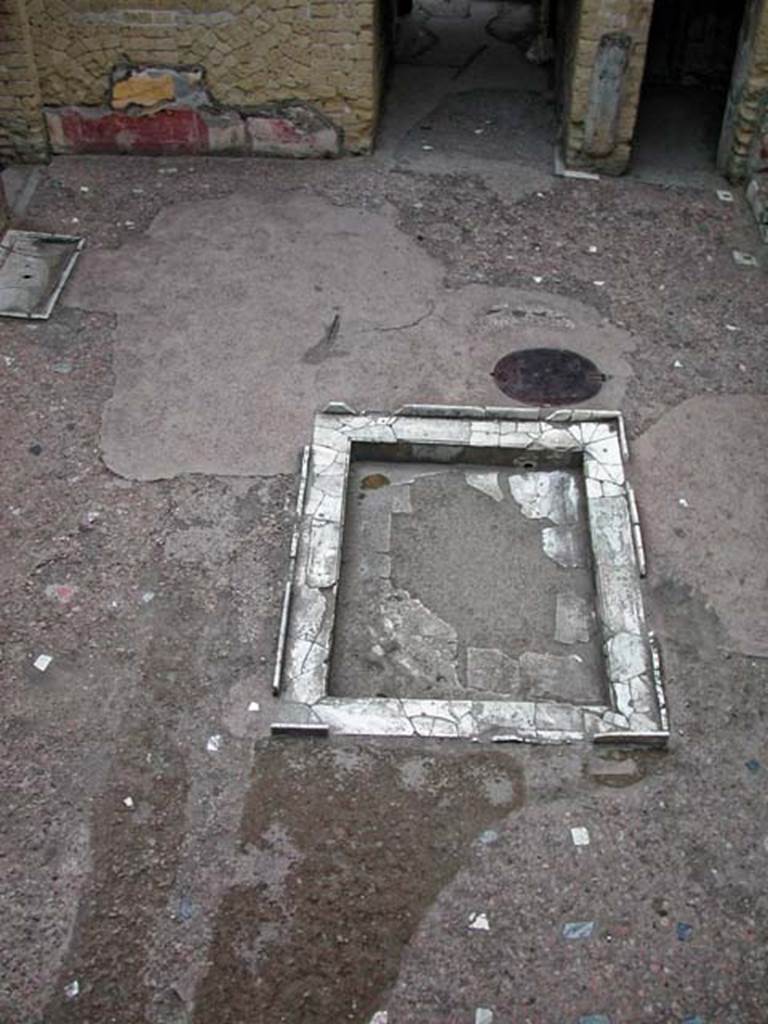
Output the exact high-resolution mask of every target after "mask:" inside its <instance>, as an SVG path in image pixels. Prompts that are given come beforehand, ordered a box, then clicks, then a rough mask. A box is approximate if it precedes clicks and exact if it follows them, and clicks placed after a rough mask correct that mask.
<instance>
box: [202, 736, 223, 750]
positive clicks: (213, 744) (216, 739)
mask: <svg viewBox="0 0 768 1024" xmlns="http://www.w3.org/2000/svg"><path fill="white" fill-rule="evenodd" d="M205 749H206V750H207V751H208V753H209V754H216V753H217V752H218V751H219V750H221V736H220V735H219V734H218V733H216V734H215V735H214V736H209V737H208V742H207V743H206V744H205Z"/></svg>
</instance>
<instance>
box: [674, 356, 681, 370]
mask: <svg viewBox="0 0 768 1024" xmlns="http://www.w3.org/2000/svg"><path fill="white" fill-rule="evenodd" d="M672 365H673V366H674V368H675V369H676V370H682V368H683V364H682V363H681V362H680V360H679V359H676V360H675V361H674V363H672Z"/></svg>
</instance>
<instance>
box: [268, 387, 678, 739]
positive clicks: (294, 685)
mask: <svg viewBox="0 0 768 1024" xmlns="http://www.w3.org/2000/svg"><path fill="white" fill-rule="evenodd" d="M353 444H356V445H364V446H366V448H367V450H371V451H373V452H375V457H376V458H378V459H381V458H386V457H387V455H390V456H391V457H398V458H400V459H403V458H407V459H408V460H409V461H412V462H413V461H417V462H419V461H421V462H424V463H427V464H429V463H431V464H433V468H434V470H435V471H437V470H438V467H439V464H440V463H446V462H461V463H462V464H463V463H466V462H473V461H474V462H477V461H480V460H482V462H483V463H487V461H488V459H489V457H490V458H492V459H493V461H494V463H496V464H498V465H499V466H515V465H517V466H518V467H522V468H526V469H527V468H529V467H532V466H533V465H535V463H534V459H535V460H537V461H539V460H541V461H544V462H545V463H546V464H548V465H549V467H550V473H549V474H548V475H549V479H550V481H552V480H554V484H553V483H551V482H550V484H548V485H546V486H545V485H543V484H542V477H543V474H540V473H533V472H531V473H522V474H520V475H517V476H514V477H513V476H508V477H507V478H506V479H507V480H509V481H512V480H514V481H515V483H514V484H511V483H510V484H509V486H510V490H511V491H512V488H513V487H514V491H513V492H512V496H513V498H514V501H515V502H516V503H517V504H518V506H519V507H520V509H521V511H522V512H523V514H524V515H525V516H527V517H528V518H531V519H536V520H541V521H542V522H544V521H546V522H547V523H551V525H547V526H544V527H543V529H542V545H543V549H544V552H545V553H546V554H547V555H548V556H549V557H551V558H554V559H555V560H556V561H558V562H559V563H560V564H562V565H570V564H583V563H584V554H583V552H580V551H579V545H578V544H577V543H576V542H575V541H574V539H573V536H572V530H573V523H574V521H575V518H576V511H577V498H576V497H575V495H574V489H573V485H572V484H571V483H569V482H568V481H569V477H568V475H567V474H565V473H562V474H558V473H554V474H553V473H552V472H551V470H553V469H556V468H557V466H558V465H567V464H570V465H574V464H580V465H581V469H582V472H583V477H584V493H585V495H586V506H587V509H586V512H587V515H586V519H587V523H588V529H589V540H590V544H591V550H592V561H593V566H594V582H595V587H596V614H597V621H598V623H599V629H600V637H601V642H602V652H603V655H604V659H605V675H606V678H607V684H608V687H607V688H608V702H607V703H605V704H603V703H592V702H589V703H584V704H577V703H566V702H564V701H563V700H562V699H560V700H547V699H529V700H510V699H508V698H506V699H505V696H504V694H502V695H500V696H499V698H498V699H479V700H478V699H440V700H433V699H415V698H414V699H410V698H409V697H398V698H391V697H380V698H376V697H374V698H371V697H366V698H355V697H334V696H331V695H330V688H329V665H330V656H331V649H332V643H333V631H334V624H335V615H336V601H337V592H338V586H339V578H340V566H341V550H342V539H343V531H344V516H345V503H346V496H347V486H348V479H349V471H350V461H351V458H352V445H353ZM627 456H628V448H627V443H626V435H625V432H624V427H623V421H622V419H621V416H620V414H619V413H606V412H603V411H598V410H594V411H593V410H556V411H554V412H551V411H549V412H548V411H546V410H545V411H542V410H538V409H507V408H498V409H497V408H488V409H485V408H479V407H441V406H410V407H405V408H403V409H401V410H399V411H398V412H396V413H394V414H391V415H390V414H383V413H357V412H355V411H354V410H352V409H350V408H349V407H348V406H346V405H344V404H343V403H331V405H330V406H328V407H326V409H325V411H324V412H323V413H321V414H319V415H318V416H317V417H316V420H315V428H314V436H313V441H312V445H311V446H310V447H309V448H308V449H307V451H306V453H305V458H304V462H303V466H302V478H301V486H300V488H299V504H298V508H297V529H296V534H295V536H294V540H293V543H292V548H291V578H290V579H289V581H288V584H287V587H286V595H285V602H284V608H283V616H282V622H281V628H280V640H279V647H278V660H277V665H276V669H275V678H274V689H275V692H276V693H279V694H280V695H281V697H282V698H283V711H284V713H285V716H286V719H287V720H289V721H290V722H295V723H297V725H298V726H301V725H303V724H307V725H312V726H323V727H324V728H325V729H327V730H329V731H331V732H335V733H342V734H355V735H398V736H414V735H415V736H440V737H453V738H464V739H470V740H490V741H495V742H503V741H518V742H538V743H559V742H574V741H579V740H584V739H593V740H595V741H596V742H613V741H617V742H636V743H644V744H649V745H663V744H664V743H665V742H666V740H667V738H668V718H667V711H666V705H665V701H664V695H663V690H662V684H661V671H660V658H659V655H658V649H657V647H656V646H655V640H654V638H653V637H652V635H650V634H649V632H648V630H647V629H646V625H645V617H644V611H643V601H642V594H641V590H640V576H641V568H642V567H643V566H644V557H643V558H642V560H641V559H639V557H638V554H639V552H638V550H637V547H636V544H637V541H638V539H639V523H638V522H637V517H636V506H635V505H634V502H633V501H632V499H631V498H630V496H629V493H628V490H627V486H628V485H627V482H626V480H625V477H624V468H623V461H624V459H625V458H626V457H627ZM435 463H437V466H434V464H435ZM429 469H430V466H429V465H426V466H425V470H429ZM466 480H467V483H468V484H469V485H470V486H471V487H473V488H476V489H478V490H480V491H481V492H482V493H484V494H486V495H487V496H489V497H490V498H492V499H493V500H501V499H500V498H499V491H501V485H500V483H499V473H496V472H493V471H492V470H489V469H487V468H483V469H481V468H480V467H478V471H477V472H474V471H468V472H467V475H466ZM400 490H401V491H402V496H401V497H398V498H397V501H398V502H399V503H400V504H399V510H400V511H403V512H405V511H407V510H408V505H409V498H408V488H406V487H402V488H400ZM502 498H503V492H502ZM382 522H383V523H385V524H386V523H387V520H386V519H385V518H384V517H382ZM390 522H391V519H390ZM388 529H389V528H388V526H386V525H384V526H382V530H381V531H378V530H377V531H375V532H376V533H378V534H379V535H378V537H377V536H374V537H372V538H371V542H372V543H371V551H370V552H369V555H368V558H369V564H370V566H371V571H372V572H374V573H376V572H378V573H379V575H380V576H382V577H384V578H387V577H388V574H389V564H388V560H389V557H390V556H389V553H388V545H389V540H388ZM569 531H571V533H569ZM377 565H378V569H377V568H376V566H377ZM395 603H396V604H397V606H398V607H397V609H395V608H394V607H393V608H392V609H391V610H390V612H391V614H390V615H389V620H390V624H391V629H392V630H393V631H394V632H397V634H398V638H399V639H400V641H401V642H402V639H403V637H404V636H405V637H410V640H409V641H408V642H407V643H406V645H405V648H406V649H405V652H404V654H403V656H404V657H406V658H407V657H411V658H414V659H415V665H416V666H418V663H419V660H420V659H421V660H422V662H423V659H424V657H425V656H426V657H435V656H440V657H441V658H442V659H443V660H444V661H445V662H446V664H450V661H451V656H452V653H453V648H452V645H454V644H455V636H454V635H452V630H451V627H450V626H449V625H448V624H447V623H445V622H443V621H442V620H441V619H439V617H436V616H434V614H433V613H432V612H430V611H429V610H428V609H426V608H425V607H424V606H423V605H422V604H421V603H420V602H419V601H417V600H416V599H414V598H412V597H411V596H410V595H407V596H404V595H402V594H401V595H399V597H398V600H397V602H394V601H393V602H392V604H393V606H394V604H395ZM591 612H592V610H591V609H590V608H589V607H585V606H584V602H583V600H579V599H578V596H577V597H576V599H575V600H574V597H573V595H568V594H567V593H565V594H562V595H559V596H558V606H557V609H556V622H555V629H556V633H557V634H558V637H559V638H561V642H564V643H576V642H579V641H580V640H581V639H582V638H583V637H584V635H585V634H588V633H589V629H590V614H591ZM409 644H410V647H409ZM499 654H501V652H499V651H496V650H494V649H483V648H474V649H472V650H471V652H468V659H467V664H468V677H469V678H470V679H474V680H475V683H477V682H481V683H482V685H481V686H480V687H478V688H482V689H483V690H485V691H488V690H489V689H490V690H494V689H498V688H499V685H498V684H499V679H500V678H502V677H504V676H505V674H506V672H507V671H508V670H509V669H510V665H509V664H508V663H505V662H504V660H503V658H499ZM565 657H566V658H567V656H565ZM560 667H561V666H559V665H558V666H556V668H557V671H558V672H559V671H560ZM516 668H517V670H518V671H520V672H524V673H526V674H527V675H528V676H529V677H531V676H532V677H534V678H538V679H545V678H546V677H547V675H548V674H549V675H550V676H551V675H552V672H553V665H552V656H551V655H549V656H548V655H541V654H537V652H526V653H525V654H524V655H523V656H522V657H521V658H520V659H519V664H518V665H517V667H516ZM507 682H508V680H507ZM503 689H504V691H505V692H507V691H508V689H509V688H508V686H506V685H505V686H504V687H503ZM574 692H578V691H577V690H575V691H574Z"/></svg>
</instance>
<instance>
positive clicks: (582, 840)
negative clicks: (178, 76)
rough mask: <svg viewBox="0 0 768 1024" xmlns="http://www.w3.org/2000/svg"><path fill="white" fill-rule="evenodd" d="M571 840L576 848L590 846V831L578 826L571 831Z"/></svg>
mask: <svg viewBox="0 0 768 1024" xmlns="http://www.w3.org/2000/svg"><path fill="white" fill-rule="evenodd" d="M571 839H572V840H573V845H574V846H589V829H586V828H583V827H582V826H578V827H577V828H572V829H571Z"/></svg>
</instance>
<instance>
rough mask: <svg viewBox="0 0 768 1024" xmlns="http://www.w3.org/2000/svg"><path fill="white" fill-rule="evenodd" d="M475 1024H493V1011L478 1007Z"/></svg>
mask: <svg viewBox="0 0 768 1024" xmlns="http://www.w3.org/2000/svg"><path fill="white" fill-rule="evenodd" d="M475 1024H493V1010H486V1009H485V1008H484V1007H482V1006H478V1008H477V1009H476V1010H475Z"/></svg>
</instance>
